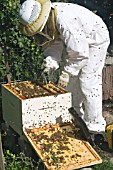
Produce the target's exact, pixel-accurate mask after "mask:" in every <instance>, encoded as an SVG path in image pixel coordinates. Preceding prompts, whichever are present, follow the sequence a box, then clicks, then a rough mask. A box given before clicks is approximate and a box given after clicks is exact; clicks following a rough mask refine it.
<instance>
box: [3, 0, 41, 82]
mask: <svg viewBox="0 0 113 170" xmlns="http://www.w3.org/2000/svg"><path fill="white" fill-rule="evenodd" d="M19 6H20V0H5V1H4V0H2V1H0V11H1V13H0V20H1V24H0V35H1V37H0V77H1V79H0V81H2V80H3V79H4V77H6V69H5V60H4V57H6V58H8V61H9V66H10V72H11V77H12V80H13V81H14V80H18V79H20V80H26V79H27V80H28V79H36V78H37V73H39V74H40V71H41V69H42V62H43V57H42V56H41V55H40V49H39V47H38V46H37V45H35V44H33V43H32V39H30V38H27V37H26V36H23V35H22V34H21V33H20V31H19V19H18V10H19ZM31 63H32V64H31Z"/></svg>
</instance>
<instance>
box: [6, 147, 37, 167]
mask: <svg viewBox="0 0 113 170" xmlns="http://www.w3.org/2000/svg"><path fill="white" fill-rule="evenodd" d="M5 163H6V165H5V167H6V170H34V169H35V168H34V166H36V163H35V161H34V160H33V159H31V158H30V157H26V156H25V154H24V153H22V152H20V153H19V154H18V155H15V154H12V153H11V152H10V151H9V150H6V152H5ZM34 164H35V165H34ZM37 165H38V164H37Z"/></svg>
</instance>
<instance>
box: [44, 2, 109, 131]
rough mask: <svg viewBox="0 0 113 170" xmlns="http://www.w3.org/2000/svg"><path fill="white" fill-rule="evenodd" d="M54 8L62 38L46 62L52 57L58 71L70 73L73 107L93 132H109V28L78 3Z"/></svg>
mask: <svg viewBox="0 0 113 170" xmlns="http://www.w3.org/2000/svg"><path fill="white" fill-rule="evenodd" d="M53 6H55V7H56V9H57V17H56V26H57V29H58V31H59V33H60V35H59V37H58V38H57V39H56V41H54V42H53V43H52V44H51V45H49V46H48V47H47V48H45V50H44V55H45V56H47V58H46V60H47V61H49V60H48V57H49V59H50V62H51V65H52V63H53V67H54V68H55V67H56V69H57V68H58V66H63V67H62V70H63V71H65V73H68V75H69V77H68V79H69V81H68V85H67V87H66V89H68V90H70V91H71V92H72V95H73V106H74V107H75V109H76V111H77V112H78V113H79V114H80V115H81V117H82V118H83V119H84V121H85V122H86V124H87V126H88V128H89V130H90V131H96V132H97V131H105V126H106V122H105V120H104V118H103V116H102V69H103V67H104V63H105V57H106V52H107V48H108V45H109V43H110V42H109V32H108V30H107V27H106V25H105V23H104V22H103V21H102V19H101V18H100V17H99V16H97V15H95V14H94V13H93V12H91V11H89V10H88V9H86V8H84V7H81V6H79V5H77V4H70V3H53ZM64 48H65V50H64ZM64 51H65V52H64ZM83 103H84V108H85V109H83V108H82V105H83Z"/></svg>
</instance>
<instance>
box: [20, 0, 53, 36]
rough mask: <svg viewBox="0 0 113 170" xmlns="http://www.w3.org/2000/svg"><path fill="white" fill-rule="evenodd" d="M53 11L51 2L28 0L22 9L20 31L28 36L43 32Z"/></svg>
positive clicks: (48, 0) (47, 0) (46, 0)
mask: <svg viewBox="0 0 113 170" xmlns="http://www.w3.org/2000/svg"><path fill="white" fill-rule="evenodd" d="M50 11H51V2H50V0H26V1H25V2H23V4H22V5H21V7H20V10H19V19H20V23H21V24H20V30H21V32H22V33H23V34H24V35H26V36H33V35H35V34H36V33H37V32H41V31H42V30H43V28H44V26H45V24H46V22H47V20H48V17H49V14H50Z"/></svg>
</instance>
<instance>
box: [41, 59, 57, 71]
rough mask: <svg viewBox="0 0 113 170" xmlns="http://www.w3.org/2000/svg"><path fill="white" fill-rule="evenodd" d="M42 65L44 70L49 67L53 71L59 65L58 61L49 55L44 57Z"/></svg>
mask: <svg viewBox="0 0 113 170" xmlns="http://www.w3.org/2000/svg"><path fill="white" fill-rule="evenodd" d="M44 67H45V71H46V70H49V69H52V70H53V71H55V70H57V69H58V68H59V65H58V62H57V61H55V60H54V59H53V58H52V57H51V56H48V57H47V58H46V59H44Z"/></svg>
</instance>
